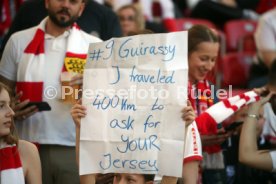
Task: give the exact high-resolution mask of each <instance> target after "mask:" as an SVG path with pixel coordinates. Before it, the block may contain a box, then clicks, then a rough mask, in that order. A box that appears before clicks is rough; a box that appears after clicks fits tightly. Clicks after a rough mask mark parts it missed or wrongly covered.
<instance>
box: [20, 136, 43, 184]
mask: <svg viewBox="0 0 276 184" xmlns="http://www.w3.org/2000/svg"><path fill="white" fill-rule="evenodd" d="M18 150H19V154H20V159H21V162H22V166H23V169H24V170H25V172H24V173H25V179H26V181H27V183H28V184H42V174H41V163H40V158H39V154H38V150H37V147H36V146H35V145H34V144H32V143H30V142H27V141H23V140H20V141H19V144H18Z"/></svg>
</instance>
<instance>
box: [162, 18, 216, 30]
mask: <svg viewBox="0 0 276 184" xmlns="http://www.w3.org/2000/svg"><path fill="white" fill-rule="evenodd" d="M197 24H202V25H205V26H207V27H209V28H213V29H216V26H215V24H213V23H212V22H210V21H209V20H205V19H194V18H179V19H166V20H164V26H165V28H166V29H167V30H168V32H174V31H184V30H188V29H190V28H191V27H192V26H193V25H197Z"/></svg>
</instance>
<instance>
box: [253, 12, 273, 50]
mask: <svg viewBox="0 0 276 184" xmlns="http://www.w3.org/2000/svg"><path fill="white" fill-rule="evenodd" d="M275 17H276V9H272V10H270V11H268V12H266V13H265V14H263V15H262V16H261V18H260V19H259V22H258V27H257V30H256V32H255V42H256V46H257V49H258V50H267V51H276V19H275Z"/></svg>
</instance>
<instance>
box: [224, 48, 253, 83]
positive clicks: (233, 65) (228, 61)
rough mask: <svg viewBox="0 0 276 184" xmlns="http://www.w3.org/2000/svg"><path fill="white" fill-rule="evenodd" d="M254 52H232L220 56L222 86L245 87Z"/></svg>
mask: <svg viewBox="0 0 276 184" xmlns="http://www.w3.org/2000/svg"><path fill="white" fill-rule="evenodd" d="M253 57H254V54H252V53H242V52H233V53H228V54H226V55H225V56H224V57H222V61H221V62H222V63H221V64H222V68H223V72H222V87H228V86H229V85H232V87H233V88H246V87H247V82H248V79H249V69H250V66H251V64H252V60H253Z"/></svg>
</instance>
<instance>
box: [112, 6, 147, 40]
mask: <svg viewBox="0 0 276 184" xmlns="http://www.w3.org/2000/svg"><path fill="white" fill-rule="evenodd" d="M117 15H118V17H119V22H120V25H121V29H122V32H123V36H127V35H129V34H130V33H131V32H138V31H139V30H143V29H144V28H145V20H144V17H143V15H142V12H141V10H140V8H139V7H138V5H137V4H136V5H135V4H130V5H125V6H122V7H121V8H119V10H118V11H117Z"/></svg>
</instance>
